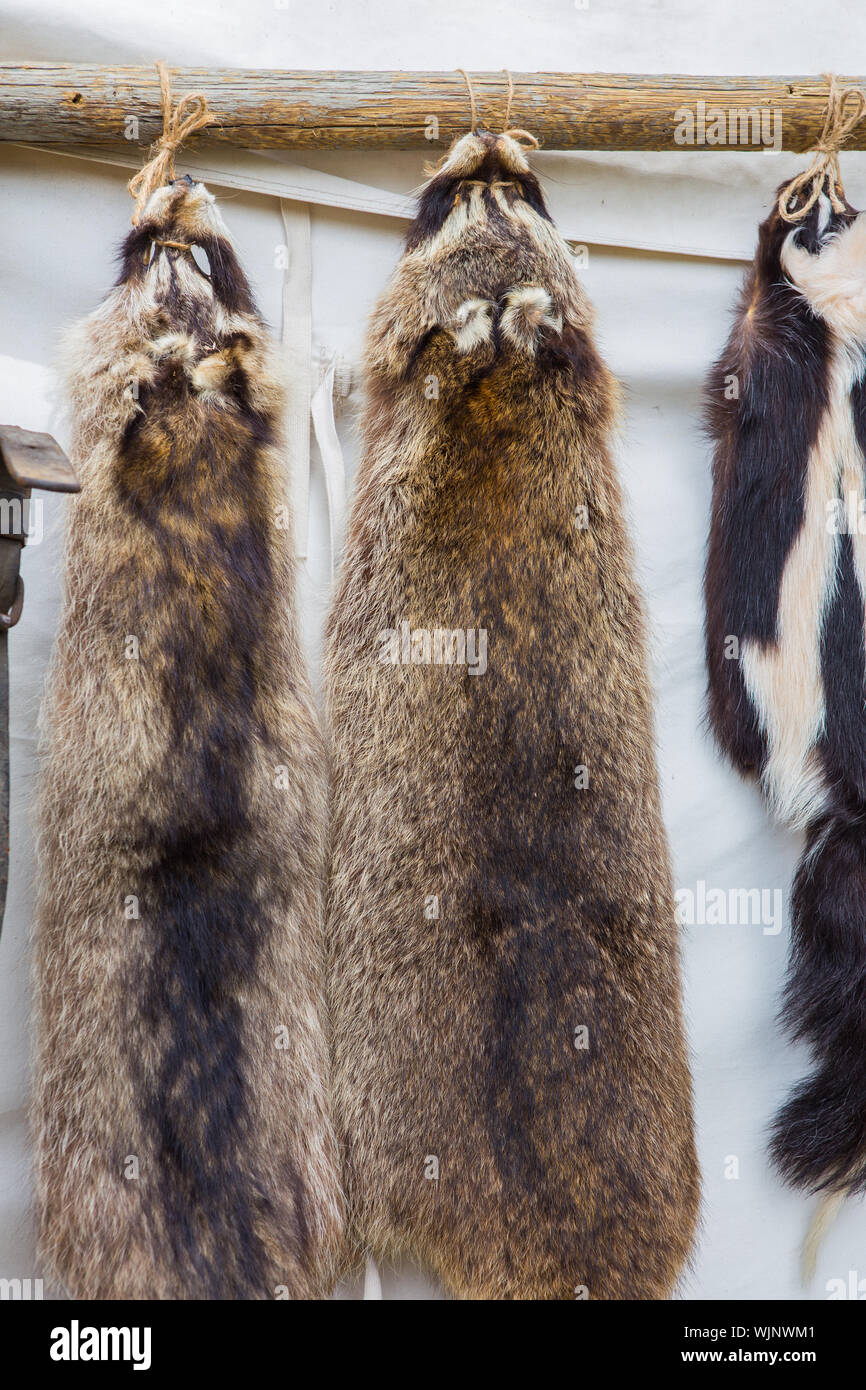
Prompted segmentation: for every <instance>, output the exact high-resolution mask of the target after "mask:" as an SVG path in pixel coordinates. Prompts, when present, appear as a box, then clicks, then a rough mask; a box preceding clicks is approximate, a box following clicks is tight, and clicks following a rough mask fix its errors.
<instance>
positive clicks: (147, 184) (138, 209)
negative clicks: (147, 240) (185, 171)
mask: <svg viewBox="0 0 866 1390" xmlns="http://www.w3.org/2000/svg"><path fill="white" fill-rule="evenodd" d="M156 70H157V72H158V73H159V86H160V91H161V93H162V135H161V136H160V138H159V139H158V140H157V141H156V142H155V144H153V145H152V146H151V149H150V158H149V159H148V161H147V163H146V164H144V165H143V166H142V168H141V169H139V171H138V173H137V174H134V175H133V176H132V178H131V179H130V180H129V183H128V185H127V187H128V188H129V192H130V194H131V195H132V197H133V198H134V199H135V211H134V212H133V214H132V225H133V226H135V224H136V223H137V222H138V219H139V217H140V216H141V213H142V210H143V208H144V207H145V205H146V203H147V201H148V199H149V198H150V195H151V194H152V193H153V192H154V191H155V189H157V188H161V187H162V185H163V184H165V183H170V182H171V180H172V179H173V178H174V176H175V174H174V156H175V154H176V153H177V151H178V150H179V149H180V147H181V145H182V144H183V143H184V141H185V140H187V139H188V138H189V136H190V135H194V134H195V132H196V131H197V130H203V129H204V128H205V126H209V125H216V124H217V118H216V116H215V115H214V114H213V112H212V111H210V110H209V109H208V104H207V97H206V96H205V94H204V92H188V93H187V94H186V95H185V96H182V97H181V99H180V101H179V102H178V103H177V106H176V107H175V108H174V110H173V111H172V103H171V81H170V79H169V75H168V68H167V67H166V65H165V63H157V65H156Z"/></svg>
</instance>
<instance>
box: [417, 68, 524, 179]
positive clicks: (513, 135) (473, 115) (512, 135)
mask: <svg viewBox="0 0 866 1390" xmlns="http://www.w3.org/2000/svg"><path fill="white" fill-rule="evenodd" d="M455 71H456V72H459V73H460V74H461V75H462V77H463V80H464V82H465V83H466V90H467V92H468V93H469V119H470V130H471V131H472V134H473V135H474V134H475V132H476V130H477V129H478V108H477V105H476V101H475V89H474V88H473V86H472V80H471V78H470V76H469V73H468V72H467V71H466V69H465V68H456V69H455ZM502 71H503V72H504V73H505V76H506V77H507V78H508V96H507V98H506V102H505V121H504V123H503V126H502V132H501V133H502V134H503V135H507V136H508V138H509V139H510V140H514V141H516V142H517V144H518V145H525V146H526V147H527V148H529V149H536V150H537V149H538V141H537V140H536V138H535V136H534V135H531V134H530V132H529V131H528V130H521V129H520V128H519V127H518V128H517V129H513V128H512V127H511V125H510V124H509V122H510V121H511V107H512V105H513V103H514V78H513V77H512V76H511V73H510V72H509V70H508V68H503V69H502ZM445 158H447V155H446V156H445ZM441 162H442V161H440V163H441Z"/></svg>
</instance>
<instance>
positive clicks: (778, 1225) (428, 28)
mask: <svg viewBox="0 0 866 1390" xmlns="http://www.w3.org/2000/svg"><path fill="white" fill-rule="evenodd" d="M0 20H2V24H0V57H2V58H3V59H7V60H25V59H28V58H29V59H45V60H75V61H81V62H111V63H123V62H151V61H154V60H155V59H157V58H160V57H161V58H164V59H166V60H167V61H169V62H170V63H188V64H200V65H214V66H217V65H223V66H228V65H237V64H241V65H250V66H262V67H264V66H267V67H311V68H313V67H322V68H335V67H345V68H364V67H367V68H377V67H384V68H392V67H393V68H398V67H399V68H430V69H450V68H454V67H457V66H458V65H459V66H462V67H467V68H470V69H472V68H475V69H497V68H500V67H505V66H506V65H507V66H510V67H511V68H513V69H514V70H521V71H524V70H530V69H536V68H537V69H549V70H558V71H562V70H575V71H595V70H598V71H613V72H628V71H631V72H666V71H667V72H670V71H673V72H678V71H679V72H707V73H724V72H728V73H762V72H765V73H783V74H798V73H800V74H802V73H818V72H821V71H826V70H828V69H836V70H839V71H844V72H848V73H856V72H864V71H866V12H864V11H863V10H862V8H861V6H860V5H859V4H858V3H857V0H850V3H845V0H829V3H825V4H824V5H823V6H822V7H821V9H820V13H819V12H818V11H816V9H815V7H814V6H812V5H807V4H806V3H805V0H789V2H788V3H786V4H781V3H772V4H764V5H762V6H756V5H755V4H754V2H753V0H729V3H726V4H725V5H724V6H719V5H716V4H714V3H708V0H702V3H700V4H695V3H691V4H686V3H664V2H663V0H656V2H655V3H653V2H652V0H635V2H634V3H625V0H610V2H609V3H603V2H602V0H589V6H588V8H582V6H581V4H578V5H575V4H574V3H573V0H537V3H534V4H533V5H532V6H531V7H526V6H524V5H522V4H517V3H511V0H508V3H505V2H504V0H497V3H494V2H493V0H474V2H473V4H472V5H471V6H470V5H467V4H466V3H465V0H421V2H420V3H414V4H411V3H406V0H368V3H366V4H364V5H360V6H359V5H356V4H353V3H352V2H351V0H332V3H327V4H323V3H313V0H289V3H287V4H283V3H282V0H276V3H274V2H273V0H247V3H244V4H243V5H240V6H236V5H234V4H231V3H228V2H227V0H222V2H220V0H200V2H199V3H188V4H185V5H183V6H179V5H176V4H172V3H169V2H168V0H151V3H149V4H148V5H147V6H146V7H142V6H140V5H138V4H135V5H133V4H131V3H123V4H118V3H117V0H28V3H27V4H23V3H22V4H21V5H17V6H16V5H12V4H8V3H0ZM482 114H483V113H482ZM423 155H424V152H423V151H420V152H407V153H403V154H396V155H395V154H394V153H391V152H389V153H387V154H376V153H364V154H351V153H349V152H339V153H330V154H325V153H322V154H317V153H314V152H307V153H305V154H304V155H292V156H290V155H288V154H286V155H282V154H280V155H274V156H272V157H271V158H270V160H269V161H264V160H262V158H261V157H257V158H249V159H246V160H245V159H244V158H243V157H242V156H240V157H239V158H238V159H237V160H236V161H235V165H236V167H237V168H241V169H246V171H247V174H248V175H249V174H250V172H251V171H253V170H255V169H261V168H263V167H264V165H265V164H266V163H268V164H269V167H270V169H271V170H272V171H273V172H274V173H275V174H276V175H278V176H282V173H283V171H284V170H286V169H289V168H290V166H294V167H295V168H297V167H298V166H303V167H305V168H306V169H307V170H311V171H321V172H322V173H325V174H330V175H334V176H339V177H342V178H344V179H348V180H352V181H353V182H354V183H355V184H362V185H365V186H367V187H368V188H370V187H372V188H373V189H380V190H387V191H390V192H392V193H396V194H400V195H408V194H410V193H411V191H412V190H413V189H414V188H415V187H417V185H418V183H419V181H420V179H421V177H422V167H423ZM193 158H194V154H193V153H191V154H190V159H191V160H192V159H193ZM213 159H214V162H218V161H219V160H220V159H222V160H223V161H224V162H225V163H226V164H228V163H229V162H231V161H230V157H229V155H228V154H227V153H226V152H216V153H215V154H214V156H213ZM801 163H802V161H801V160H799V159H798V158H797V157H795V156H790V155H778V156H768V155H763V154H741V155H722V154H718V153H716V152H713V151H706V152H704V151H701V152H689V153H682V154H674V155H655V154H646V155H603V154H598V155H592V156H587V155H581V154H558V153H548V154H541V155H539V156H538V157H537V159H536V161H535V164H536V167H537V169H538V171H539V172H540V174H541V176H542V178H543V180H544V182H545V187H546V191H547V194H548V197H549V201H550V205H551V208H552V211H553V213H554V215H555V216H556V217H557V219H558V221H559V222H560V225H561V226H562V228H563V230H564V231H565V232H566V234H567V235H568V236H570V237H574V238H575V239H576V240H577V241H579V242H582V243H584V244H585V245H586V246H587V248H588V262H587V265H586V266H585V267H584V268H582V269H581V271H580V274H581V275H582V277H583V280H584V283H585V285H586V288H587V291H588V293H589V294H590V296H591V298H592V299H593V301H594V303H595V305H596V309H597V317H598V339H599V343H600V345H601V348H602V350H603V352H604V353H605V355H606V357H607V360H608V362H609V363H610V365H611V367H612V368H613V370H614V371H615V372H616V373H617V375H618V376H619V377H620V378H621V380H622V381H623V383H624V386H625V406H626V411H625V420H624V425H623V432H622V439H621V444H620V450H619V456H620V466H621V471H622V477H623V480H624V483H625V487H626V492H627V497H628V503H629V509H630V515H631V521H632V528H633V533H634V537H635V543H636V548H637V552H638V559H639V566H640V576H641V580H642V582H643V585H644V589H645V592H646V596H647V602H648V608H649V615H650V622H651V629H652V652H653V665H654V680H655V689H656V696H657V725H658V744H659V758H660V767H661V778H662V784H663V790H664V801H665V813H666V820H667V826H668V831H669V834H670V839H671V844H672V848H673V854H674V865H675V877H676V883H677V886H678V887H681V888H686V889H688V888H691V889H693V890H695V889H696V888H697V885H698V884H699V883H701V882H703V883H705V884H706V885H707V886H708V887H709V888H722V889H724V890H731V889H745V890H748V889H754V888H758V889H767V890H776V889H778V890H780V891H781V892H782V894H783V896H784V898H785V903H786V909H785V914H784V919H783V921H782V922H781V929H780V930H779V931H778V932H777V933H776V934H768V933H765V931H764V930H763V928H762V926H761V924H756V925H750V926H722V925H718V926H692V927H686V928H684V930H683V959H684V973H685V993H686V1011H687V1018H688V1028H689V1040H690V1046H691V1051H692V1058H693V1068H694V1079H695V1089H696V1100H697V1124H698V1141H699V1148H700V1157H701V1163H702V1167H703V1178H704V1208H703V1223H702V1229H701V1234H700V1238H699V1241H698V1245H697V1248H696V1253H695V1258H694V1262H693V1267H692V1269H691V1270H690V1272H689V1274H688V1275H687V1276H686V1277H685V1278H684V1280H683V1285H682V1295H683V1296H684V1297H686V1298H690V1299H710V1298H722V1299H725V1298H734V1297H745V1298H750V1299H761V1298H770V1297H781V1298H786V1299H791V1300H797V1299H804V1298H826V1297H827V1296H828V1282H829V1281H831V1280H834V1279H836V1280H842V1281H844V1282H845V1284H846V1285H849V1284H850V1281H851V1271H854V1272H855V1283H856V1281H857V1280H859V1279H860V1278H866V1210H864V1207H863V1205H862V1203H849V1204H848V1205H847V1207H846V1208H845V1210H844V1211H843V1214H842V1216H841V1217H840V1219H839V1221H838V1222H837V1224H836V1226H835V1227H834V1228H833V1230H832V1231H831V1233H830V1236H829V1238H828V1239H827V1241H826V1244H825V1246H824V1249H823V1252H822V1255H821V1258H820V1261H819V1267H818V1273H817V1277H816V1279H815V1280H814V1282H813V1284H812V1286H811V1287H810V1288H809V1289H808V1290H805V1289H804V1288H803V1287H802V1285H801V1283H800V1280H799V1246H800V1242H801V1240H802V1237H803V1234H804V1232H805V1230H806V1227H807V1225H808V1220H809V1216H810V1212H811V1210H812V1204H811V1203H810V1202H809V1201H807V1200H806V1199H804V1198H802V1197H800V1196H798V1195H796V1194H793V1193H791V1192H789V1191H787V1190H785V1189H784V1188H782V1187H781V1185H780V1184H779V1182H778V1180H777V1178H776V1176H775V1175H774V1173H773V1172H772V1171H771V1170H770V1169H769V1167H768V1164H767V1160H766V1155H765V1150H764V1140H765V1129H766V1124H767V1121H768V1120H769V1118H770V1116H771V1115H772V1113H773V1111H774V1109H775V1108H776V1106H777V1105H778V1103H779V1102H780V1100H781V1098H782V1097H783V1096H784V1094H785V1093H786V1091H787V1089H788V1087H789V1085H790V1084H791V1083H792V1082H793V1081H794V1080H795V1079H796V1078H797V1077H798V1076H800V1075H801V1074H802V1073H803V1070H804V1068H805V1065H806V1058H805V1055H804V1054H803V1053H802V1051H799V1050H797V1049H795V1048H793V1047H791V1046H790V1045H789V1044H788V1043H787V1042H786V1041H785V1040H784V1039H783V1038H782V1036H781V1035H780V1033H779V1030H778V1028H777V1026H776V1022H775V1015H776V1008H777V1003H778V995H779V989H780V985H781V981H782V977H783V970H784V961H785V955H786V950H787V937H788V921H787V892H788V888H789V885H790V880H791V876H792V872H793V869H794V866H795V864H796V860H797V855H798V850H799V845H798V843H797V840H796V838H795V837H794V836H792V835H790V834H789V833H787V832H785V831H783V830H779V829H776V828H773V827H772V826H771V825H770V823H769V821H768V819H767V817H766V815H765V812H764V808H763V806H762V804H761V802H760V799H759V797H758V794H757V793H756V792H755V791H754V789H752V788H749V787H746V786H744V785H743V784H742V783H740V782H739V781H738V779H737V778H736V776H735V775H734V774H733V773H732V772H731V771H730V769H729V768H727V767H726V766H725V765H724V764H723V763H722V762H721V761H720V760H719V758H718V757H717V755H716V753H715V751H714V749H713V747H712V744H711V742H710V740H709V739H708V737H707V736H706V733H705V731H704V728H703V690H704V671H703V654H702V640H701V623H702V611H701V573H702V564H703V554H704V546H705V539H706V528H707V517H708V502H709V468H708V451H707V447H706V442H705V440H704V438H703V436H702V433H701V429H700V389H701V382H702V379H703V377H704V374H705V372H706V369H707V366H708V365H709V363H710V361H711V360H712V358H713V357H714V355H716V353H717V352H718V350H719V348H720V347H721V345H722V342H723V341H724V338H725V335H726V332H727V326H728V322H729V313H730V306H731V303H732V300H733V296H734V294H735V292H736V288H737V285H738V282H739V279H740V276H741V274H742V268H743V267H742V264H741V263H740V261H738V260H737V259H736V258H738V257H739V258H743V259H745V258H747V257H748V256H749V255H750V254H751V251H752V248H753V245H754V236H755V230H756V228H757V224H758V222H759V221H760V220H761V219H762V217H763V216H764V215H765V212H766V209H767V207H768V204H769V199H770V196H771V193H772V190H773V189H774V187H775V186H776V184H777V183H778V182H779V181H780V180H781V178H782V177H784V176H786V175H789V174H790V173H793V172H794V171H795V170H796V168H798V167H800V165H801ZM183 167H184V166H183V162H182V160H181V161H180V163H179V168H180V169H182V168H183ZM843 172H844V174H845V177H846V187H847V191H848V194H849V197H850V198H851V200H852V201H853V202H854V203H855V205H858V206H864V205H866V157H864V156H860V155H849V156H847V157H843ZM126 177H127V174H126V172H125V171H124V170H122V169H119V168H112V167H110V166H106V165H96V164H88V163H83V162H81V161H78V160H72V159H68V158H63V157H60V156H57V155H48V154H36V153H33V152H30V151H22V150H18V149H11V148H5V149H4V148H2V147H0V418H2V419H3V420H4V421H7V422H9V423H17V424H20V425H25V426H29V427H31V428H36V429H51V430H52V431H54V432H55V433H57V434H58V437H59V438H60V439H61V442H63V441H64V438H65V434H64V425H63V422H62V418H61V416H60V415H59V414H58V410H57V403H56V400H55V393H54V383H53V376H52V364H53V361H54V359H55V353H56V342H57V336H58V333H59V331H60V329H61V328H62V327H63V325H64V324H65V323H67V322H68V321H69V320H71V319H73V318H76V317H78V316H80V315H82V314H84V313H87V312H88V311H89V310H90V309H91V308H92V307H93V306H94V305H95V304H96V303H97V301H98V300H99V298H100V297H101V296H102V295H103V293H104V292H105V290H106V288H107V287H108V285H109V284H110V283H111V281H112V279H113V276H114V262H113V257H114V252H115V249H116V246H117V244H118V242H119V241H120V239H121V238H122V237H123V235H124V234H125V231H126V229H127V226H128V220H129V213H130V201H129V198H128V196H127V194H126V191H125V182H126ZM288 177H289V176H288V174H287V175H286V178H288ZM314 182H315V180H314ZM216 192H217V194H218V196H220V198H221V202H222V210H223V213H224V216H225V217H226V220H227V221H228V223H229V225H230V228H231V231H232V233H233V235H234V237H235V240H236V242H237V244H238V248H239V251H240V254H241V257H242V259H243V262H244V265H245V267H246V269H247V271H248V273H249V275H250V278H251V280H252V282H253V285H254V289H255V291H256V294H257V296H258V299H259V303H260V306H261V308H262V310H263V312H264V314H265V316H266V317H267V319H268V320H269V322H270V323H271V324H272V325H273V326H274V328H275V330H277V331H279V329H280V325H281V314H282V302H281V301H282V276H283V271H282V270H281V269H280V268H279V257H278V255H277V248H278V247H279V246H280V245H281V244H282V243H283V241H284V227H283V223H282V220H281V217H280V206H279V202H278V201H277V200H276V199H275V198H273V197H270V196H267V195H265V194H262V193H259V194H249V193H245V192H241V191H239V190H238V189H237V188H235V189H234V190H232V189H226V188H216ZM380 201H381V200H380ZM372 205H376V199H375V198H373V200H372ZM399 206H400V205H395V207H396V208H397V210H399ZM311 227H312V338H313V351H314V354H315V353H316V352H318V351H319V350H320V349H323V348H324V349H327V350H328V351H331V352H333V351H338V352H339V353H340V354H341V355H342V357H343V358H344V360H345V361H346V362H347V363H350V364H351V363H353V362H357V360H358V357H359V354H360V345H361V341H362V335H363V328H364V324H365V322H366V319H367V317H368V315H369V312H370V310H371V308H372V305H373V303H374V302H375V299H376V296H377V294H378V293H379V291H380V289H381V288H382V286H383V285H384V283H385V280H386V278H387V276H388V274H389V273H390V270H391V268H392V266H393V264H394V262H395V260H396V257H397V255H398V254H399V248H400V239H401V236H402V233H403V230H404V227H405V222H404V221H402V220H400V218H399V217H397V216H394V217H388V216H384V215H382V214H381V213H376V212H371V211H358V210H355V209H353V208H352V207H351V206H344V207H334V206H322V205H320V204H313V205H311ZM642 247H649V248H652V249H649V250H646V249H641V248H642ZM695 252H698V253H700V252H703V253H706V254H703V255H701V254H694V253H695ZM357 398H358V397H357V392H353V394H352V395H351V396H350V397H349V400H348V402H347V403H346V406H345V407H344V409H343V410H342V412H341V413H339V414H338V421H337V423H338V429H339V433H340V436H341V439H342V443H343V449H344V453H345V458H346V464H347V474H348V483H349V494H350V496H351V483H352V478H353V475H354V470H355V464H356V460H357V438H356V428H355V423H356V403H357ZM43 501H44V534H43V537H42V539H41V542H40V543H39V544H34V545H31V546H28V548H27V550H26V551H25V555H24V560H23V566H22V569H23V573H24V578H25V583H26V586H27V599H26V605H25V611H24V617H23V619H22V621H21V623H20V625H19V626H18V628H16V629H15V631H14V632H13V633H12V635H11V638H10V654H11V684H12V720H11V734H12V829H11V839H12V859H11V872H10V885H9V900H8V906H7V912H6V923H5V929H4V936H3V940H2V943H0V1276H5V1277H16V1276H17V1277H27V1276H31V1275H33V1274H34V1273H36V1270H35V1266H34V1253H33V1232H32V1220H31V1213H30V1199H31V1181H30V1153H29V1147H28V1141H27V1131H26V1118H25V1117H26V1106H27V1095H28V1060H27V1059H28V1033H29V1026H30V1009H29V978H28V976H29V944H28V942H29V932H30V928H31V915H32V900H33V888H34V879H35V872H36V870H35V864H34V859H33V846H32V833H31V826H30V813H31V804H32V797H33V788H34V779H35V737H36V717H37V710H38V704H39V698H40V691H41V686H42V681H43V676H44V672H45V667H46V663H47V660H48V655H49V651H50V648H51V642H52V639H53V634H54V630H55V626H56V621H57V615H58V607H59V561H60V537H61V528H62V515H63V509H64V502H63V500H62V499H57V498H51V497H49V496H47V495H43ZM327 535H328V528H327V509H326V506H325V489H324V485H323V474H322V469H321V461H320V459H319V457H318V452H317V450H316V448H315V446H314V447H313V450H312V473H311V497H310V531H309V554H308V559H307V561H306V563H305V566H304V575H303V582H302V597H303V617H304V628H305V633H306V637H307V642H308V649H309V653H310V659H311V662H312V663H313V665H314V667H316V666H317V664H318V660H319V652H320V642H321V631H322V623H323V616H324V613H325V611H326V608H327V603H328V591H329V577H330V557H329V554H328V543H327ZM733 1160H736V1162H734V1161H733ZM647 1161H648V1162H651V1161H652V1155H647ZM734 1172H736V1173H738V1176H732V1174H733V1173H734ZM381 1274H382V1289H383V1294H384V1297H386V1298H398V1299H399V1298H436V1297H441V1296H442V1295H441V1292H440V1291H439V1290H438V1289H437V1287H436V1285H435V1283H434V1282H433V1281H432V1280H431V1279H430V1278H429V1277H428V1276H426V1275H425V1274H424V1273H423V1272H422V1271H417V1270H414V1269H412V1268H409V1267H408V1266H406V1265H403V1266H401V1267H400V1268H398V1269H390V1268H386V1269H383V1270H382V1271H381ZM831 1288H835V1286H831ZM864 1295H866V1284H864ZM338 1296H340V1297H348V1298H357V1297H360V1296H361V1288H360V1285H359V1284H352V1285H347V1286H345V1287H344V1288H343V1289H341V1290H340V1291H339V1294H338Z"/></svg>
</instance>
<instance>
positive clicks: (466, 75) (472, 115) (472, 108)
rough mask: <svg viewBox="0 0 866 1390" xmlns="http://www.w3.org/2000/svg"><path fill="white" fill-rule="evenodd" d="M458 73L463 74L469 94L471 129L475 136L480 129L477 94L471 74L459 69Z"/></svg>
mask: <svg viewBox="0 0 866 1390" xmlns="http://www.w3.org/2000/svg"><path fill="white" fill-rule="evenodd" d="M457 71H458V72H460V73H462V74H463V80H464V82H465V83H466V90H467V92H468V93H469V129H470V130H471V131H472V134H473V135H474V134H475V131H476V129H477V127H478V116H477V114H476V111H475V93H474V91H473V90H472V83H471V81H470V79H469V73H468V72H467V71H466V69H465V68H458V69H457Z"/></svg>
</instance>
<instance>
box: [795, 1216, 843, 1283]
mask: <svg viewBox="0 0 866 1390" xmlns="http://www.w3.org/2000/svg"><path fill="white" fill-rule="evenodd" d="M844 1201H845V1193H844V1192H828V1193H827V1194H826V1196H824V1197H822V1198H821V1200H820V1202H819V1203H818V1207H817V1209H816V1211H815V1213H814V1215H813V1217H812V1220H811V1222H810V1223H809V1229H808V1231H807V1232H806V1239H805V1240H804V1241H803V1256H802V1263H801V1266H800V1269H801V1278H802V1280H803V1286H804V1288H808V1286H809V1284H811V1282H812V1280H813V1279H814V1277H815V1270H816V1268H817V1265H818V1253H819V1251H820V1249H821V1246H822V1244H823V1242H824V1237H825V1236H826V1234H827V1232H828V1231H829V1229H830V1227H831V1226H832V1225H833V1222H834V1221H835V1220H836V1217H837V1216H838V1215H839V1209H840V1207H841V1206H842V1203H843V1202H844Z"/></svg>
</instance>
